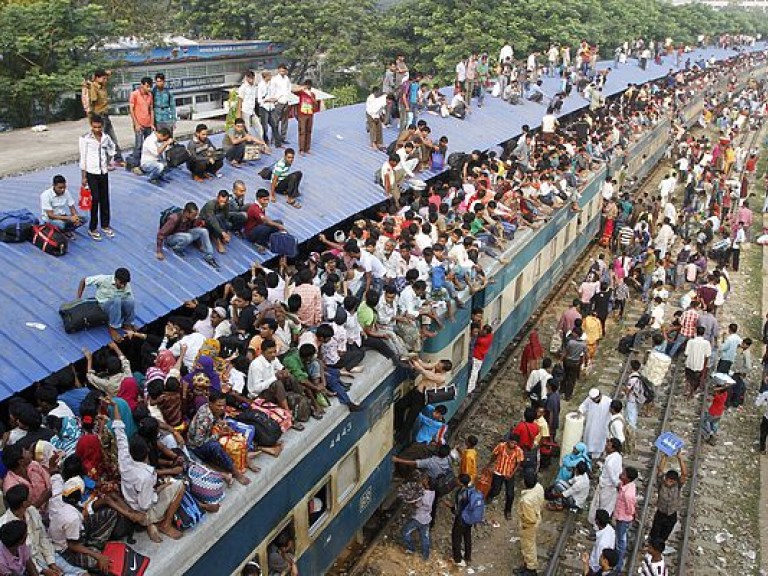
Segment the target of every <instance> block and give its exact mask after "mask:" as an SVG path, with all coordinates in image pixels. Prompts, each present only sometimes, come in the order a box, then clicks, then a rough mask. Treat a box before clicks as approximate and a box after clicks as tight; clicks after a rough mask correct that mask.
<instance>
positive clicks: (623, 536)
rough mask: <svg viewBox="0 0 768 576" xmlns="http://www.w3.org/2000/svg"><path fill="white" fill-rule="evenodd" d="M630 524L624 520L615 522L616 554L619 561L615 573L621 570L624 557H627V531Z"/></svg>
mask: <svg viewBox="0 0 768 576" xmlns="http://www.w3.org/2000/svg"><path fill="white" fill-rule="evenodd" d="M631 524H632V522H628V521H626V520H617V521H616V553H617V554H618V555H619V561H618V562H617V563H616V573H618V572H619V570H620V569H621V565H622V564H623V563H624V557H625V556H626V555H627V531H628V530H629V526H630V525H631Z"/></svg>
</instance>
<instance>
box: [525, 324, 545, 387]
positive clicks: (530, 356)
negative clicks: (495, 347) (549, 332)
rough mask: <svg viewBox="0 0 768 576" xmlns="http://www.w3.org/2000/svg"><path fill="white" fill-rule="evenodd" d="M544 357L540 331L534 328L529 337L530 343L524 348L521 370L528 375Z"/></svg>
mask: <svg viewBox="0 0 768 576" xmlns="http://www.w3.org/2000/svg"><path fill="white" fill-rule="evenodd" d="M543 357H544V348H542V346H541V342H539V333H538V332H536V330H532V331H531V334H530V336H529V337H528V344H526V345H525V348H523V356H522V357H521V358H520V372H522V373H523V374H525V375H526V376H527V375H528V374H529V373H530V372H531V370H534V369H536V368H537V367H538V365H539V360H541V359H542V358H543Z"/></svg>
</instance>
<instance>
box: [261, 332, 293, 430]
mask: <svg viewBox="0 0 768 576" xmlns="http://www.w3.org/2000/svg"><path fill="white" fill-rule="evenodd" d="M291 385H292V381H291V375H290V373H289V372H288V371H287V370H285V368H284V367H283V363H282V362H280V360H279V359H278V358H277V345H276V344H275V341H274V340H263V341H262V343H261V354H259V355H258V356H257V357H256V358H255V359H254V360H253V361H252V362H251V364H250V366H248V397H249V398H256V397H261V398H264V399H265V400H267V401H268V402H272V403H274V404H277V405H278V406H280V407H281V408H284V409H286V410H290V408H289V407H288V399H287V395H286V387H287V386H288V387H291ZM294 428H295V429H296V430H303V429H304V427H303V426H301V424H298V423H296V424H295V425H294Z"/></svg>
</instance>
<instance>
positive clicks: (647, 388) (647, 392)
mask: <svg viewBox="0 0 768 576" xmlns="http://www.w3.org/2000/svg"><path fill="white" fill-rule="evenodd" d="M638 378H639V379H640V385H641V386H642V387H643V396H645V404H650V403H652V402H653V400H654V399H655V398H656V390H654V388H653V383H652V382H651V381H650V380H648V378H646V377H645V376H643V375H642V374H638Z"/></svg>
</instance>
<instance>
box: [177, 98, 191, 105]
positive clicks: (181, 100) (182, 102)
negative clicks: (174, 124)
mask: <svg viewBox="0 0 768 576" xmlns="http://www.w3.org/2000/svg"><path fill="white" fill-rule="evenodd" d="M189 104H192V98H191V97H184V98H176V106H188V105H189Z"/></svg>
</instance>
